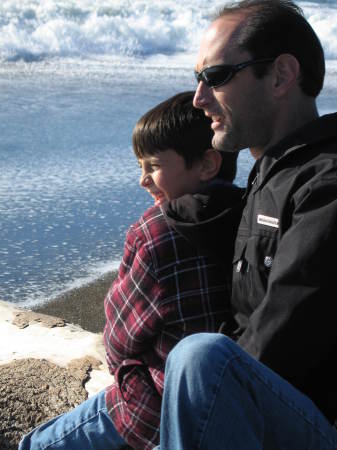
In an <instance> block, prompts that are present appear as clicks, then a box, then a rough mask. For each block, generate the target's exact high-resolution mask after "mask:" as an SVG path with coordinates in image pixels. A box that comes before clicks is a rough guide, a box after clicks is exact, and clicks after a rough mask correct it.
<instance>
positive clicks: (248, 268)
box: [232, 235, 276, 315]
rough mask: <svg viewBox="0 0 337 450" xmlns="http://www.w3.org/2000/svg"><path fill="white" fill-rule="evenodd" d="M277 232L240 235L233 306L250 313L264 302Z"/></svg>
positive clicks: (234, 267) (236, 254) (234, 264)
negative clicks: (246, 236)
mask: <svg viewBox="0 0 337 450" xmlns="http://www.w3.org/2000/svg"><path fill="white" fill-rule="evenodd" d="M275 251H276V236H274V235H271V236H266V235H254V236H250V237H249V238H245V237H240V236H238V238H237V242H236V247H235V253H234V259H233V294H232V301H233V306H235V308H236V309H237V310H238V312H241V313H243V314H248V315H250V314H251V313H252V312H253V310H254V309H255V308H256V307H257V306H258V305H259V304H260V303H261V301H262V299H263V297H264V295H265V293H266V288H267V282H268V277H269V273H270V271H271V269H272V267H273V262H274V256H275Z"/></svg>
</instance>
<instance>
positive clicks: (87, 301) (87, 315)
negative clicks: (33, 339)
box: [33, 271, 117, 333]
mask: <svg viewBox="0 0 337 450" xmlns="http://www.w3.org/2000/svg"><path fill="white" fill-rule="evenodd" d="M116 276H117V272H116V271H114V272H109V273H107V274H105V275H104V276H103V277H101V278H99V279H97V280H95V281H94V282H92V283H90V284H87V285H84V286H81V287H80V288H76V289H72V290H70V291H68V292H66V293H65V294H63V295H61V296H60V297H56V298H55V299H53V300H51V301H49V302H48V303H45V304H43V305H39V306H37V307H35V308H33V310H34V311H36V312H41V313H44V314H50V315H52V316H56V317H61V318H62V319H64V320H66V321H67V322H69V323H75V324H78V325H80V326H81V327H82V328H84V329H85V330H88V331H92V332H94V333H99V332H102V331H103V327H104V323H105V318H104V297H105V295H106V293H107V292H108V290H109V287H110V285H111V283H112V282H113V280H114V279H115V278H116Z"/></svg>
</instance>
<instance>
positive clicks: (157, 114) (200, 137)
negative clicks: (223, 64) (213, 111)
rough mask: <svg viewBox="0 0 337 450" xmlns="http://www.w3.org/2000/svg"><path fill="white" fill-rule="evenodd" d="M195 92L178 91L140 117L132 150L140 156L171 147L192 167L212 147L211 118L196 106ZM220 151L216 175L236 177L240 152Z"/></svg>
mask: <svg viewBox="0 0 337 450" xmlns="http://www.w3.org/2000/svg"><path fill="white" fill-rule="evenodd" d="M194 94H195V92H194V91H186V92H181V93H179V94H176V95H174V96H173V97H170V98H169V99H167V100H165V101H163V102H161V103H159V104H158V105H157V106H155V107H154V108H152V109H150V110H149V111H148V112H147V113H145V114H144V115H143V116H142V117H141V118H140V119H139V120H138V122H137V123H136V126H135V128H134V130H133V133H132V145H133V150H134V153H135V155H136V157H137V158H138V159H141V158H144V157H146V156H149V155H155V154H156V153H159V152H161V151H164V150H168V149H171V150H174V151H176V152H177V153H178V154H179V155H181V156H182V157H183V158H184V161H185V165H186V167H188V168H189V167H192V165H193V163H194V162H195V161H197V160H199V159H201V158H202V157H203V155H204V153H205V152H206V150H208V149H210V148H212V139H213V135H214V133H213V131H212V129H211V122H212V121H211V119H210V118H208V117H206V116H205V114H204V112H203V111H202V110H200V109H197V108H195V107H194V106H193V97H194ZM214 151H216V150H214ZM221 154H222V158H223V163H222V165H221V168H220V170H219V173H218V175H217V176H218V177H221V178H223V179H225V180H226V181H233V179H234V178H235V174H236V160H237V156H238V155H237V152H234V153H226V154H223V153H221Z"/></svg>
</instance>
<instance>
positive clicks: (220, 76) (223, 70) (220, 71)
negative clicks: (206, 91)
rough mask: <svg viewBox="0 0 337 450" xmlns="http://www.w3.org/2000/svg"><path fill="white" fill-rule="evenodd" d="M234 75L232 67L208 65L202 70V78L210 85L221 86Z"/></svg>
mask: <svg viewBox="0 0 337 450" xmlns="http://www.w3.org/2000/svg"><path fill="white" fill-rule="evenodd" d="M232 75H233V72H232V69H231V67H226V66H213V67H207V68H206V69H205V70H204V71H203V72H202V79H203V80H204V81H205V83H206V84H207V85H208V86H213V87H214V86H219V85H220V84H224V83H226V82H227V81H229V80H230V79H231V77H232Z"/></svg>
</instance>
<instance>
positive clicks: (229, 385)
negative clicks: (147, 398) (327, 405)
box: [156, 333, 337, 450]
mask: <svg viewBox="0 0 337 450" xmlns="http://www.w3.org/2000/svg"><path fill="white" fill-rule="evenodd" d="M156 449H158V450H159V447H156ZM173 449H174V450H182V449H184V450H187V449H188V450H191V449H193V450H198V449H202V450H208V449H209V450H261V449H264V450H332V449H337V430H336V429H335V428H334V427H333V426H332V425H331V424H330V423H329V422H328V421H327V420H326V418H325V417H324V416H323V415H322V413H321V412H320V411H319V410H318V409H317V407H316V406H315V405H314V404H313V402H312V401H311V400H310V399H309V398H308V397H306V396H305V395H303V394H302V393H301V392H299V391H298V390H297V389H295V388H294V387H293V386H291V385H290V384H289V383H287V382H286V381H285V380H283V379H282V378H280V377H279V376H278V375H277V374H276V373H274V372H273V371H271V370H270V369H268V368H267V367H266V366H264V365H263V364H261V363H259V362H257V361H256V360H254V359H253V358H251V357H250V356H249V355H248V354H247V353H245V352H244V351H242V349H241V348H240V347H239V346H238V345H237V344H235V343H234V342H233V341H232V340H230V339H229V338H227V337H226V336H224V335H221V334H208V333H201V334H195V335H192V336H189V337H187V338H185V339H184V340H182V341H181V342H180V343H179V344H177V346H176V347H175V348H174V349H173V350H172V352H171V353H170V355H169V358H168V360H167V364H166V372H165V389H164V398H163V406H162V421H161V428H160V450H173Z"/></svg>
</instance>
